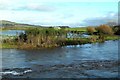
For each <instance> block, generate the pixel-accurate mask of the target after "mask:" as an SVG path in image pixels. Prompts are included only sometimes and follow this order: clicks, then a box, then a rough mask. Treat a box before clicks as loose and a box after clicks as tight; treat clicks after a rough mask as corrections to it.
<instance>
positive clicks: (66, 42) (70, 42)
mask: <svg viewBox="0 0 120 80" xmlns="http://www.w3.org/2000/svg"><path fill="white" fill-rule="evenodd" d="M119 39H120V36H116V35H113V36H106V37H105V39H104V41H108V40H119ZM104 41H103V40H100V39H98V36H97V35H92V36H91V37H90V38H75V39H74V38H66V39H65V40H64V41H60V42H59V43H58V44H59V45H57V44H54V45H46V46H42V47H39V48H37V47H36V46H34V47H33V46H31V45H29V44H23V45H16V44H14V43H12V44H10V43H2V44H1V45H0V48H1V49H10V48H11V49H12V48H17V49H43V48H54V47H59V46H67V45H82V44H92V43H99V42H104ZM24 45H26V47H24ZM22 46H23V47H22Z"/></svg>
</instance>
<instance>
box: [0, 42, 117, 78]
mask: <svg viewBox="0 0 120 80" xmlns="http://www.w3.org/2000/svg"><path fill="white" fill-rule="evenodd" d="M118 42H119V41H118V40H116V41H106V42H104V43H95V44H84V45H76V46H75V45H74V46H73V45H71V46H64V47H57V48H50V49H41V50H18V49H2V50H1V51H2V72H1V73H0V74H2V75H3V77H9V78H111V77H112V78H115V77H118V67H119V61H118V53H119V51H118Z"/></svg>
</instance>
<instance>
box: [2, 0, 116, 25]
mask: <svg viewBox="0 0 120 80" xmlns="http://www.w3.org/2000/svg"><path fill="white" fill-rule="evenodd" d="M117 14H118V0H106V1H105V0H101V1H96V0H92V1H91V2H90V1H87V0H84V1H80V0H79V1H78V0H70V1H66V0H59V1H58V2H57V1H56V2H55V1H54V0H43V1H42V0H0V20H9V21H14V22H22V23H28V24H36V25H48V26H55V25H56V26H57V25H66V26H71V27H79V26H95V25H100V24H105V23H107V22H117Z"/></svg>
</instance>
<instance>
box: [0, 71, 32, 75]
mask: <svg viewBox="0 0 120 80" xmlns="http://www.w3.org/2000/svg"><path fill="white" fill-rule="evenodd" d="M28 72H32V70H25V71H24V72H17V71H4V72H0V74H2V75H8V74H11V75H22V74H26V73H28Z"/></svg>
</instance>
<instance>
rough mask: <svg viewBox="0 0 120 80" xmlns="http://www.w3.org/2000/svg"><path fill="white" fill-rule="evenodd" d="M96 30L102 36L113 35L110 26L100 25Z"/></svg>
mask: <svg viewBox="0 0 120 80" xmlns="http://www.w3.org/2000/svg"><path fill="white" fill-rule="evenodd" d="M96 30H97V31H98V33H100V34H108V35H112V34H113V30H112V28H111V27H110V26H108V25H100V26H99V27H97V28H96Z"/></svg>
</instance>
